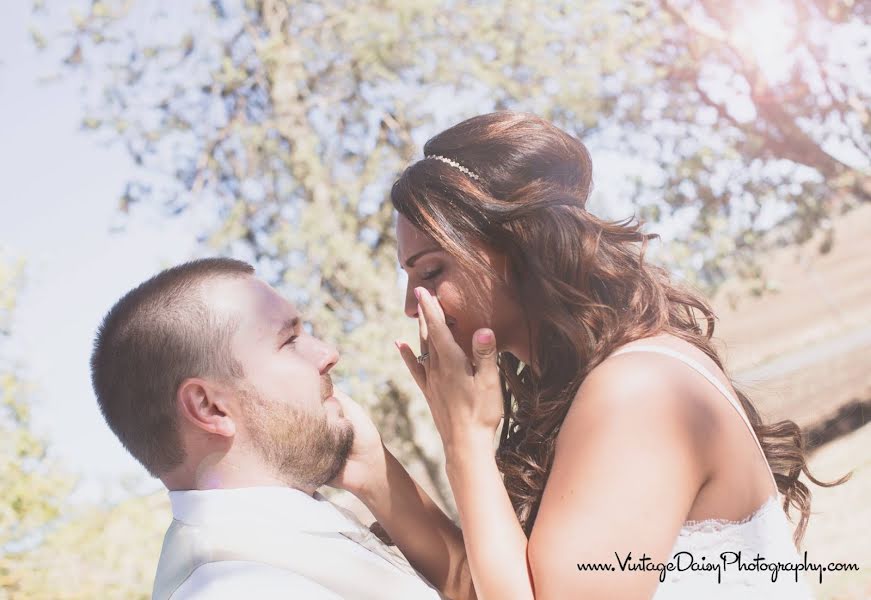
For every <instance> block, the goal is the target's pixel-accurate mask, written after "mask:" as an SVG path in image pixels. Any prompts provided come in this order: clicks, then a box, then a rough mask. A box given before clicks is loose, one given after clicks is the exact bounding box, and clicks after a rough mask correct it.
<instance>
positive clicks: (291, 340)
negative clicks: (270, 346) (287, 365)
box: [281, 335, 299, 348]
mask: <svg viewBox="0 0 871 600" xmlns="http://www.w3.org/2000/svg"><path fill="white" fill-rule="evenodd" d="M297 338H299V336H298V335H292V336H290V337H289V338H287V340H285V342H284V343H283V344H282V345H281V347H282V348H284V347H285V346H290V347H291V348H292V347H293V346H294V345H295V344H296V340H297Z"/></svg>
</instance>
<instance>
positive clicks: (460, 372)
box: [346, 112, 843, 600]
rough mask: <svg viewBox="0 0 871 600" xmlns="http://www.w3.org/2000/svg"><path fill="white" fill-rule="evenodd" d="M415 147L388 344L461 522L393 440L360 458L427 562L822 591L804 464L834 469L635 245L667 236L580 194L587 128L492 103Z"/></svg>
mask: <svg viewBox="0 0 871 600" xmlns="http://www.w3.org/2000/svg"><path fill="white" fill-rule="evenodd" d="M424 153H425V158H423V159H422V160H420V161H418V162H417V163H415V164H413V165H412V166H410V167H408V168H407V169H406V170H405V171H404V172H403V173H402V175H401V176H400V177H399V179H398V180H397V181H396V183H395V184H394V186H393V189H392V193H391V198H392V201H393V205H394V207H395V208H396V210H397V211H398V212H399V218H398V222H397V240H398V252H399V261H400V264H401V266H402V268H403V269H405V270H406V271H407V274H408V289H407V293H406V303H405V311H406V313H407V315H408V316H409V317H411V318H414V319H417V320H418V322H419V329H420V355H416V354H415V353H414V351H413V350H412V348H411V346H410V345H409V344H407V343H397V346H398V348H399V351H400V354H401V356H402V358H403V359H404V361H405V364H406V366H407V367H408V369H409V371H410V372H411V375H412V376H413V377H414V380H415V381H416V382H417V384H418V386H420V388H421V390H422V391H423V393H424V395H425V396H426V399H427V401H428V403H429V407H430V410H431V412H432V416H433V420H434V422H435V425H436V428H437V429H438V432H439V434H440V436H441V439H442V442H443V445H444V452H445V457H446V469H447V475H448V480H449V482H450V485H451V488H452V491H453V493H454V497H455V500H456V505H457V509H458V513H459V517H460V525H461V529H462V531H461V532H460V531H459V530H457V529H456V528H455V527H454V526H453V524H452V523H450V522H449V521H447V520H446V519H445V518H444V515H443V514H442V513H441V512H440V511H439V510H437V508H435V507H434V505H432V503H431V501H429V499H428V498H426V497H425V494H423V493H422V491H421V490H420V489H419V488H417V487H416V486H414V485H411V484H409V483H408V482H407V479H404V478H403V477H404V476H403V475H402V471H401V469H400V468H399V467H397V466H396V461H395V459H393V458H392V456H390V455H389V453H387V452H386V451H384V456H387V458H386V459H378V460H369V459H363V460H361V461H358V462H359V464H365V465H374V466H369V467H367V469H366V471H367V473H366V474H365V475H363V476H359V477H357V478H358V479H359V481H360V482H363V483H361V484H360V486H361V487H367V488H368V489H369V490H370V493H366V494H358V495H360V496H361V497H362V498H363V499H364V501H366V502H367V504H368V505H369V507H370V508H371V509H372V511H373V513H374V514H375V515H376V518H378V520H379V522H380V523H381V525H382V526H383V527H384V528H385V529H386V531H387V533H388V534H389V535H390V536H391V537H392V538H393V539H394V541H396V543H397V544H398V545H399V546H400V548H402V549H403V550H404V551H405V552H406V555H407V556H408V557H409V558H410V560H411V561H412V563H413V564H414V565H415V566H416V567H417V568H418V570H420V571H421V572H422V573H423V574H425V575H427V576H428V578H429V579H430V580H431V581H438V582H439V583H440V584H441V585H440V587H441V588H442V589H445V590H450V589H453V590H456V593H455V594H454V595H456V596H457V597H474V596H475V595H476V596H477V598H480V599H488V600H489V599H496V600H506V599H513V598H517V599H524V600H525V599H532V598H536V599H542V598H554V599H559V600H562V599H565V598H609V599H621V598H650V597H655V598H657V599H658V600H667V599H669V598H701V597H704V598H711V597H717V598H730V599H731V598H779V597H783V598H807V597H810V592H809V590H808V588H807V585H806V583H805V580H804V574H803V573H801V572H799V570H798V568H797V567H796V565H799V564H800V563H802V560H803V559H802V558H801V557H799V554H798V552H797V550H796V546H797V544H798V543H799V542H800V540H801V537H802V534H803V532H804V529H805V527H806V524H807V520H808V517H809V515H810V493H809V491H808V488H807V487H806V486H805V485H804V484H803V483H802V482H801V481H799V475H800V474H801V473H804V474H805V475H806V476H807V477H808V479H809V480H810V481H812V482H814V483H816V484H818V485H835V484H825V483H822V482H819V481H818V480H816V479H815V478H814V477H812V476H811V475H810V473H809V472H808V470H807V465H806V462H805V457H804V455H803V451H802V446H801V434H800V430H799V428H798V427H797V426H796V425H795V424H794V423H792V422H790V421H782V422H779V423H773V424H765V423H764V422H763V421H762V419H761V418H760V416H759V414H758V413H757V411H756V409H755V408H754V407H753V404H752V403H751V402H750V400H749V399H748V398H747V397H746V396H745V395H744V394H743V393H741V392H740V391H739V390H737V389H736V388H735V387H734V386H733V385H732V382H731V379H730V378H729V376H728V375H727V372H726V370H725V369H724V367H723V364H722V362H721V360H720V358H719V357H718V355H717V352H716V350H715V349H714V346H713V344H712V342H711V336H712V335H713V328H714V319H715V317H714V315H713V313H712V311H711V309H710V308H709V307H708V305H707V304H706V303H705V301H704V300H703V299H702V298H701V297H700V296H699V295H697V294H695V293H693V292H692V291H690V290H687V289H683V288H681V287H680V286H678V285H676V284H675V283H673V282H671V281H670V280H669V277H668V274H667V273H666V272H665V271H664V270H663V269H661V268H659V267H656V266H653V265H651V264H649V263H647V262H645V260H644V253H645V247H646V245H647V243H648V240H650V239H651V238H653V237H655V236H652V235H647V234H644V233H642V232H641V226H640V225H639V224H637V223H633V222H632V221H631V220H628V221H624V222H616V223H615V222H606V221H602V220H600V219H598V218H596V217H595V216H593V215H592V214H590V213H589V212H587V211H586V210H585V203H586V200H587V197H588V195H589V192H590V187H591V173H592V165H591V161H590V156H589V154H588V152H587V150H586V148H585V147H584V146H583V144H581V142H579V141H578V140H577V139H575V138H574V137H572V136H570V135H568V134H567V133H565V132H564V131H562V130H560V129H558V128H557V127H555V126H553V125H552V124H550V123H548V122H546V121H544V120H542V119H539V118H536V117H534V116H531V115H525V114H517V113H511V112H499V113H493V114H488V115H482V116H479V117H475V118H472V119H469V120H467V121H464V122H462V123H460V124H458V125H456V126H454V127H451V128H450V129H448V130H446V131H444V132H442V133H440V134H439V135H437V136H435V137H434V138H432V139H431V140H429V142H427V144H426V145H425V147H424ZM500 423H501V425H502V427H501V430H500V428H499V426H500ZM497 430H499V439H498V447H496V449H495V452H494V446H495V445H496V443H495V439H494V438H495V437H496V434H497ZM370 437H371V438H372V439H373V440H375V441H376V442H380V438H377V436H370ZM364 446H365V445H364V444H362V443H361V448H362V447H364ZM369 446H371V447H373V448H374V447H380V443H375V444H369ZM362 453H363V454H366V452H362ZM369 454H370V455H371V456H377V455H378V452H377V451H374V452H370V453H369ZM361 475H362V471H361ZM350 479H351V478H350V477H349V480H350ZM391 480H392V481H393V482H394V483H393V484H392V485H388V483H387V482H389V481H391ZM841 481H843V479H842V480H841ZM373 482H374V483H373ZM378 482H381V483H378ZM836 483H840V481H839V482H836ZM346 487H348V488H349V489H350V488H351V486H350V485H347V486H346ZM376 489H377V490H380V491H379V492H372V491H371V490H376ZM388 490H389V491H388ZM358 491H359V490H358ZM790 509H793V510H794V511H795V512H796V513H797V514H798V524H797V527H795V528H794V527H793V525H792V524H791V523H790V521H788V520H787V512H785V511H788V510H790ZM793 529H795V531H794V532H793ZM445 582H448V583H445Z"/></svg>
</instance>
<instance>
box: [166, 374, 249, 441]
mask: <svg viewBox="0 0 871 600" xmlns="http://www.w3.org/2000/svg"><path fill="white" fill-rule="evenodd" d="M228 400H229V398H228V396H227V394H226V390H224V389H223V388H220V387H218V386H216V385H214V384H213V383H211V382H209V381H206V380H204V379H200V378H198V377H192V378H190V379H185V380H184V381H182V383H181V385H180V386H178V392H177V393H176V402H177V404H178V408H179V411H180V412H181V415H182V416H183V417H184V418H185V419H186V420H187V421H188V422H189V423H191V424H193V425H194V426H196V427H198V428H199V429H201V430H202V431H205V432H207V433H214V434H216V435H223V436H225V437H232V436H233V435H235V434H236V421H235V420H234V418H233V415H232V414H231V413H230V412H229V411H228V410H227V409H228Z"/></svg>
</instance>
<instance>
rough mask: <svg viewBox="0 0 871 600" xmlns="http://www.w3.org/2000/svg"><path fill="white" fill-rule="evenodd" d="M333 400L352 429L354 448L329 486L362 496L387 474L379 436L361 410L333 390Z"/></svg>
mask: <svg viewBox="0 0 871 600" xmlns="http://www.w3.org/2000/svg"><path fill="white" fill-rule="evenodd" d="M333 396H334V397H335V398H336V400H338V401H339V404H340V405H341V406H342V412H343V413H344V415H345V418H346V419H348V420H349V421H351V424H352V425H353V427H354V445H353V446H352V447H351V453H350V454H349V455H348V461H347V462H346V463H345V467H344V468H343V469H342V472H341V473H339V474H338V475H337V476H336V477H335V479H333V480H332V481H330V482H329V483H328V485H330V486H331V487H335V488H339V489H343V490H347V491H349V492H351V493H352V494H354V495H355V496H358V497H360V496H363V495H364V494H366V492H367V491H368V488H369V487H371V486H374V485H377V484H378V482H379V481H380V480H381V479H383V477H384V473H385V471H386V467H385V452H386V451H385V449H384V445H383V444H382V442H381V434H380V433H379V432H378V429H377V428H376V427H375V423H373V422H372V419H371V418H370V417H369V415H368V414H367V413H366V411H365V410H364V409H363V407H362V406H360V405H359V404H357V403H356V402H355V401H354V400H352V399H351V397H350V396H348V395H347V394H345V393H344V392H342V391H340V390H338V389H334V391H333Z"/></svg>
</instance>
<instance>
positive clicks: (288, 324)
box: [278, 317, 299, 337]
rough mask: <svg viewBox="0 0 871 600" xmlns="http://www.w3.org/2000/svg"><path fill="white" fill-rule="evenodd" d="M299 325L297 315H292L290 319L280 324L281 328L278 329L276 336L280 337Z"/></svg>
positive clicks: (294, 329)
mask: <svg viewBox="0 0 871 600" xmlns="http://www.w3.org/2000/svg"><path fill="white" fill-rule="evenodd" d="M298 326H299V317H293V318H292V319H286V320H285V321H284V323H282V324H281V328H280V329H279V330H278V337H282V336H285V335H287V334H288V333H290V332H292V331H296V328H297V327H298Z"/></svg>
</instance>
